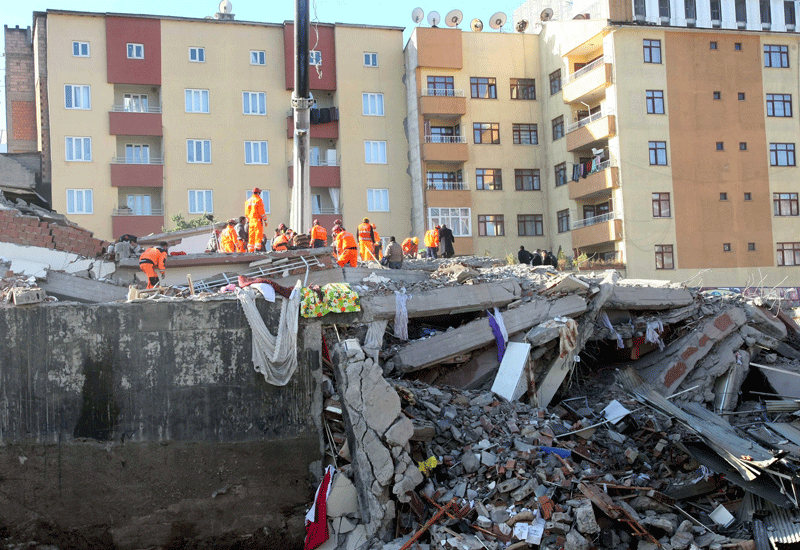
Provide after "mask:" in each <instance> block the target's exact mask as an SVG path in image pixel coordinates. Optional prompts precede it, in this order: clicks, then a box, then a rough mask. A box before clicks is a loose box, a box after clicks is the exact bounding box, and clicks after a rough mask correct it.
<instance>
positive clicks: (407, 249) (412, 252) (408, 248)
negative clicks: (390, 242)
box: [402, 237, 419, 256]
mask: <svg viewBox="0 0 800 550" xmlns="http://www.w3.org/2000/svg"><path fill="white" fill-rule="evenodd" d="M402 246H403V254H404V255H406V256H416V255H417V251H418V250H419V246H418V245H417V244H416V243H414V239H412V238H411V237H409V238H407V239H406V240H404V241H403V245H402Z"/></svg>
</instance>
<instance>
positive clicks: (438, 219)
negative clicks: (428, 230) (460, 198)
mask: <svg viewBox="0 0 800 550" xmlns="http://www.w3.org/2000/svg"><path fill="white" fill-rule="evenodd" d="M427 217H428V227H435V226H437V225H445V224H446V225H447V227H449V228H450V229H451V230H452V231H453V236H454V237H472V208H470V207H468V206H462V207H449V206H429V207H428V210H427ZM465 226H466V231H462V229H464V228H465Z"/></svg>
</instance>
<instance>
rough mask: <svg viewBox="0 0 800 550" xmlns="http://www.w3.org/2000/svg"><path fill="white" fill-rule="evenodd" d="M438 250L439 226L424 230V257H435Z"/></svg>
mask: <svg viewBox="0 0 800 550" xmlns="http://www.w3.org/2000/svg"><path fill="white" fill-rule="evenodd" d="M438 252H439V226H438V225H437V226H436V227H434V228H433V229H428V230H427V231H426V232H425V257H426V258H429V259H431V258H432V259H434V260H435V259H436V256H437V254H438Z"/></svg>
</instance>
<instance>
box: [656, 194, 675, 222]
mask: <svg viewBox="0 0 800 550" xmlns="http://www.w3.org/2000/svg"><path fill="white" fill-rule="evenodd" d="M669 195H670V194H669V193H653V194H652V201H653V217H654V218H671V217H672V204H671V203H670V196H669ZM665 204H666V208H665V207H664V205H665ZM665 210H666V213H665V212H664V211H665Z"/></svg>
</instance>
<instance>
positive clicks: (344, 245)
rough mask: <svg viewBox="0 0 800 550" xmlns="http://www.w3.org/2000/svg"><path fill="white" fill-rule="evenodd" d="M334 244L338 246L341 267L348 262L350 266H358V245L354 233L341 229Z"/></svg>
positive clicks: (337, 251)
mask: <svg viewBox="0 0 800 550" xmlns="http://www.w3.org/2000/svg"><path fill="white" fill-rule="evenodd" d="M333 244H334V246H335V247H336V253H337V254H338V255H339V256H338V258H337V263H338V264H339V267H344V266H345V265H346V264H348V263H349V264H350V267H358V247H357V246H356V239H355V238H354V237H353V235H352V233H348V232H347V231H341V232H340V233H339V234H338V235H336V237H334V239H333Z"/></svg>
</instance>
